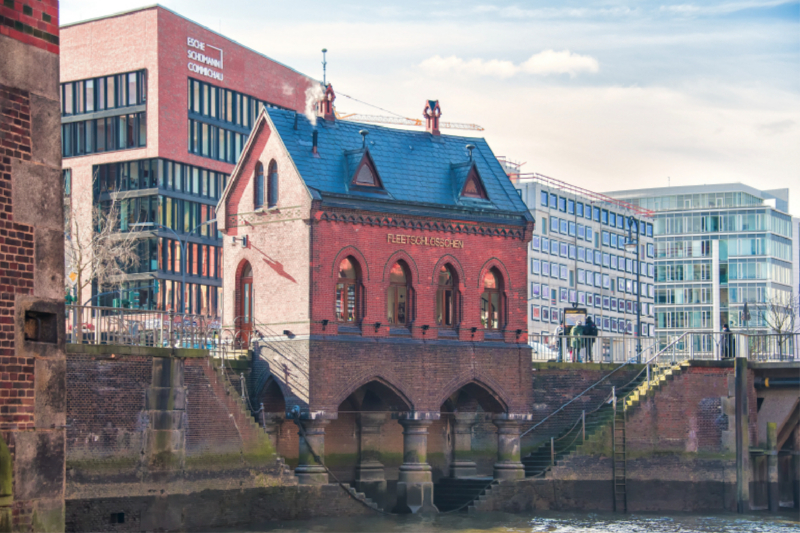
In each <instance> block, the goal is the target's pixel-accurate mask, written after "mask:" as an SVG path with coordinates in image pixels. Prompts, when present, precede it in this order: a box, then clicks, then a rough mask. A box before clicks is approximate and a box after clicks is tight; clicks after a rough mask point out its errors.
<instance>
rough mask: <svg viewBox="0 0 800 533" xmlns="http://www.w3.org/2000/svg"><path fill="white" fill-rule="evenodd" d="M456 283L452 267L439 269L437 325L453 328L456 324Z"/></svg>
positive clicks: (445, 266) (446, 266)
mask: <svg viewBox="0 0 800 533" xmlns="http://www.w3.org/2000/svg"><path fill="white" fill-rule="evenodd" d="M455 287H456V281H455V275H454V273H453V270H452V268H451V267H450V265H443V266H442V267H441V268H440V269H439V287H438V288H437V290H436V324H437V325H439V326H441V327H446V328H452V327H453V326H455V324H456V309H457V307H456V288H455Z"/></svg>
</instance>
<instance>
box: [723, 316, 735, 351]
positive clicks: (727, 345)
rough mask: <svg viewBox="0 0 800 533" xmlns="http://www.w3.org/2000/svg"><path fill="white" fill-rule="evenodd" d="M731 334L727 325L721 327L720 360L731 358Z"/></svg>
mask: <svg viewBox="0 0 800 533" xmlns="http://www.w3.org/2000/svg"><path fill="white" fill-rule="evenodd" d="M733 355H734V354H733V334H732V333H731V328H729V327H728V324H723V326H722V358H723V359H728V358H731V357H733Z"/></svg>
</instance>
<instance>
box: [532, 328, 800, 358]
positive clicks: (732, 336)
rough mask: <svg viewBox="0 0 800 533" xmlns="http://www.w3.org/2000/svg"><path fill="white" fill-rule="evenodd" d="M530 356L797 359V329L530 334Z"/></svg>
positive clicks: (799, 343)
mask: <svg viewBox="0 0 800 533" xmlns="http://www.w3.org/2000/svg"><path fill="white" fill-rule="evenodd" d="M528 339H529V345H530V347H531V358H532V360H533V361H534V362H535V361H542V362H544V361H553V362H563V363H586V362H593V363H637V362H638V363H642V364H645V363H646V362H647V361H648V359H650V358H651V357H652V356H653V355H654V354H656V353H658V358H657V361H656V362H662V363H666V362H672V363H675V362H680V361H684V360H687V359H688V360H707V361H719V360H722V359H729V358H733V357H747V358H748V359H749V360H751V361H756V362H758V361H764V362H766V361H772V362H775V361H800V333H783V334H778V333H770V334H766V333H741V332H735V333H734V332H730V333H726V332H715V333H711V332H707V331H686V332H682V333H680V334H676V335H674V336H658V337H631V336H622V337H610V336H609V337H606V336H597V337H587V336H570V335H550V334H539V335H529V337H528Z"/></svg>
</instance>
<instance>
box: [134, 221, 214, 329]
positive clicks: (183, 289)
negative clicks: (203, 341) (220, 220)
mask: <svg viewBox="0 0 800 533" xmlns="http://www.w3.org/2000/svg"><path fill="white" fill-rule="evenodd" d="M216 221H217V219H216V218H212V219H211V220H206V221H205V222H202V223H200V224H198V225H197V226H195V228H194V229H193V230H192V231H190V232H189V233H187V234H186V235H185V236H184V238H181V236H180V235H178V233H177V232H176V231H175V230H174V229H172V228H170V227H169V226H165V225H163V224H159V223H157V222H136V223H134V224H131V225H130V226H131V227H135V228H156V229H164V230H167V231H171V232H172V234H173V235H175V238H176V239H177V241H178V244H180V246H181V314H183V313H185V312H186V265H187V263H186V238H188V237H191V235H192V234H193V233H194V232H195V231H197V230H198V229H200V228H201V227H203V226H205V225H206V224H213V223H214V222H216Z"/></svg>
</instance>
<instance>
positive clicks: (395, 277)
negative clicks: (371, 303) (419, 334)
mask: <svg viewBox="0 0 800 533" xmlns="http://www.w3.org/2000/svg"><path fill="white" fill-rule="evenodd" d="M410 292H411V284H410V281H409V276H408V267H407V266H406V264H405V262H403V261H398V262H397V263H395V264H394V266H393V267H392V269H391V270H390V271H389V291H388V294H387V298H386V318H387V319H388V321H389V324H390V325H393V326H405V325H406V324H407V323H408V320H409V318H410V317H409V311H410V306H409V304H408V300H409V293H410Z"/></svg>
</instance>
